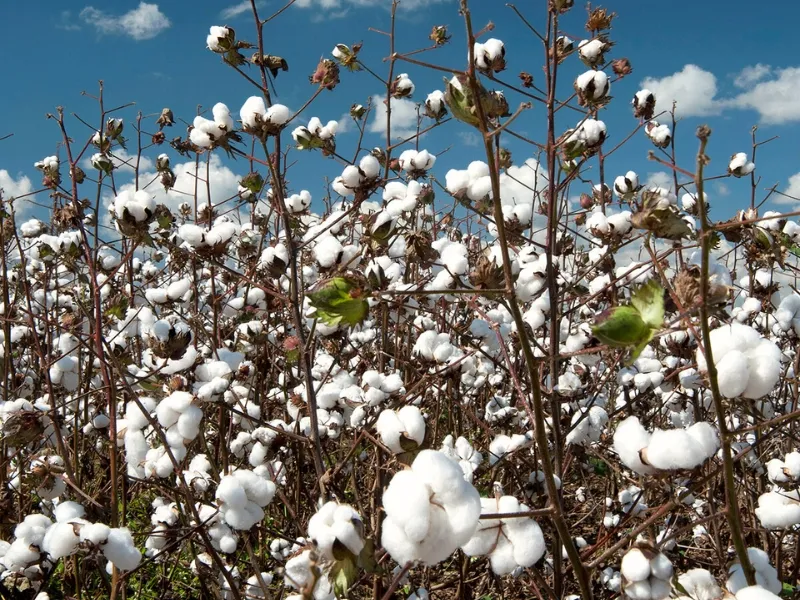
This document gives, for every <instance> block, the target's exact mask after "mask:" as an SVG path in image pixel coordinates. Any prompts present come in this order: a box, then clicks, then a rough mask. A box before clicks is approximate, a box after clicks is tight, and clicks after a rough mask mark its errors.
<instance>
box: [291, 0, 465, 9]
mask: <svg viewBox="0 0 800 600" xmlns="http://www.w3.org/2000/svg"><path fill="white" fill-rule="evenodd" d="M451 1H452V0H401V1H400V4H399V6H398V8H399V9H400V10H418V9H420V8H424V7H426V6H430V5H432V4H442V3H444V2H451ZM294 5H295V6H297V7H300V8H318V9H320V8H321V9H324V10H336V9H340V10H341V9H342V8H347V7H351V6H352V7H373V6H380V7H384V8H388V7H390V6H391V2H387V1H386V0H296V2H295V3H294Z"/></svg>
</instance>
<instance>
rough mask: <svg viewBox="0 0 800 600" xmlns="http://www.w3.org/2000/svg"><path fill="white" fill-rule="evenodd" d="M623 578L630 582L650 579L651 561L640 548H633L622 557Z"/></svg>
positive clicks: (621, 569) (621, 570)
mask: <svg viewBox="0 0 800 600" xmlns="http://www.w3.org/2000/svg"><path fill="white" fill-rule="evenodd" d="M620 572H621V573H622V576H623V577H624V578H625V579H627V580H628V581H632V582H635V581H644V580H646V579H647V578H648V577H650V560H649V559H648V558H647V557H646V556H645V555H644V553H643V552H642V551H641V550H639V549H638V548H632V549H631V550H629V551H628V552H626V553H625V556H623V557H622V563H621V565H620Z"/></svg>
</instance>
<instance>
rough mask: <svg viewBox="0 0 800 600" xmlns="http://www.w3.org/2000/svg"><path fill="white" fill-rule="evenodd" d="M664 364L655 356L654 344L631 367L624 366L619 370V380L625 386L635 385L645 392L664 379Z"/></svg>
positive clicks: (637, 388) (638, 389)
mask: <svg viewBox="0 0 800 600" xmlns="http://www.w3.org/2000/svg"><path fill="white" fill-rule="evenodd" d="M663 368H664V365H662V364H661V361H660V360H658V359H657V358H655V353H654V351H653V349H652V346H648V347H647V348H646V349H645V350H644V351H642V354H641V355H640V356H639V358H637V359H636V360H635V361H634V363H633V365H632V366H631V367H623V368H622V369H620V370H619V371H618V372H617V381H618V382H619V383H620V384H622V385H623V386H626V387H629V386H633V387H634V388H636V390H637V391H639V392H643V391H645V390H647V389H650V388H657V387H658V386H660V385H661V382H662V381H664V373H663Z"/></svg>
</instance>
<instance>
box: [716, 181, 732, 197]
mask: <svg viewBox="0 0 800 600" xmlns="http://www.w3.org/2000/svg"><path fill="white" fill-rule="evenodd" d="M714 192H716V194H717V196H721V197H723V198H724V197H725V196H730V195H731V189H730V188H729V187H728V186H727V184H725V183H723V182H721V181H718V182H716V183H715V184H714Z"/></svg>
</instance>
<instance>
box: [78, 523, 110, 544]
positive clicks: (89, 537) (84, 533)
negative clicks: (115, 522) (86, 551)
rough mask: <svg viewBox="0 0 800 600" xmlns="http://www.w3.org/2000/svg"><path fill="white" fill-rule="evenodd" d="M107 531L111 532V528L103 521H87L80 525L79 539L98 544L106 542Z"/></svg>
mask: <svg viewBox="0 0 800 600" xmlns="http://www.w3.org/2000/svg"><path fill="white" fill-rule="evenodd" d="M109 533H111V528H110V527H109V526H108V525H105V524H104V523H88V524H86V525H84V526H83V527H81V532H80V541H81V542H90V543H92V544H94V545H96V546H99V545H100V544H105V543H106V540H108V534H109Z"/></svg>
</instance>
